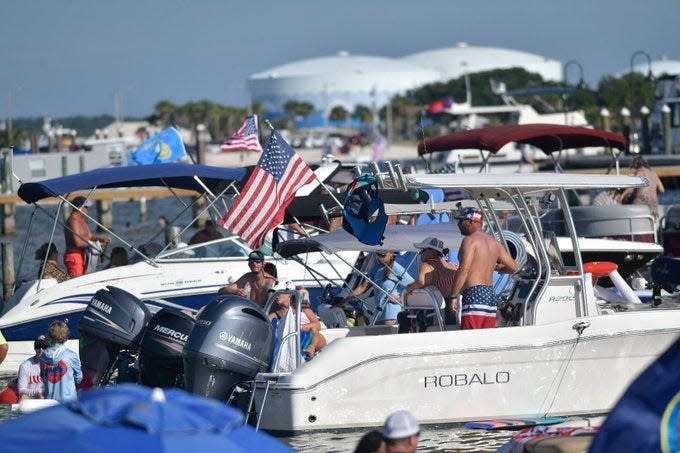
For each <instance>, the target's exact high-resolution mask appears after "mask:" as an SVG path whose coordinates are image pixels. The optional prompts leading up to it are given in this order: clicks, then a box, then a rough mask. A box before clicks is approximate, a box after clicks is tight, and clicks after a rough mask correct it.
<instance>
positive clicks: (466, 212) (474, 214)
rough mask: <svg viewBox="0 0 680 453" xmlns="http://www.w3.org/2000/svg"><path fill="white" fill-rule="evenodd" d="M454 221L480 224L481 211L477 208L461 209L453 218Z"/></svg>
mask: <svg viewBox="0 0 680 453" xmlns="http://www.w3.org/2000/svg"><path fill="white" fill-rule="evenodd" d="M453 217H454V218H456V219H467V220H470V221H472V222H481V221H482V211H480V210H479V209H477V208H473V207H472V206H468V207H467V208H463V209H461V210H460V212H458V214H456V215H454V216H453Z"/></svg>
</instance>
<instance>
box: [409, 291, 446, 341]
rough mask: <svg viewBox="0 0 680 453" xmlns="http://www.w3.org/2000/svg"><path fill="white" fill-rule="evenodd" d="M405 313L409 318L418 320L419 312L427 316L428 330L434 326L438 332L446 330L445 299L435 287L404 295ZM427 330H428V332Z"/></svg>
mask: <svg viewBox="0 0 680 453" xmlns="http://www.w3.org/2000/svg"><path fill="white" fill-rule="evenodd" d="M403 302H404V312H406V316H407V317H408V318H416V317H417V316H418V312H423V313H424V314H425V319H426V324H427V329H429V328H430V327H432V326H434V327H436V328H437V330H445V326H444V314H443V313H442V309H444V308H445V306H446V305H445V303H444V297H443V296H442V294H441V293H440V292H439V290H438V289H437V288H435V287H434V286H426V287H425V288H419V289H415V290H413V291H412V292H411V294H408V295H406V294H404V295H403ZM427 329H426V330H427Z"/></svg>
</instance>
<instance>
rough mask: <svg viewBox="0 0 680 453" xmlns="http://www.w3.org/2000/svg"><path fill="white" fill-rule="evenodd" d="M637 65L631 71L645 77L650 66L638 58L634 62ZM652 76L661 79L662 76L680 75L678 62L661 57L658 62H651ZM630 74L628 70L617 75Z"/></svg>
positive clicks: (679, 63)
mask: <svg viewBox="0 0 680 453" xmlns="http://www.w3.org/2000/svg"><path fill="white" fill-rule="evenodd" d="M635 61H636V62H637V64H635V65H634V66H633V71H635V72H639V73H640V74H644V75H647V73H648V72H649V69H650V64H648V63H647V60H646V59H644V58H638V59H636V60H635ZM651 69H652V75H653V76H654V77H656V78H659V77H661V76H662V75H664V74H668V75H672V76H674V75H680V61H678V60H669V59H668V57H665V56H664V57H661V59H660V60H656V61H652V62H651ZM629 72H630V68H628V69H626V70H625V71H621V72H619V73H618V75H619V77H620V76H622V75H624V74H627V73H629Z"/></svg>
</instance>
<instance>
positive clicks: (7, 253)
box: [0, 242, 14, 300]
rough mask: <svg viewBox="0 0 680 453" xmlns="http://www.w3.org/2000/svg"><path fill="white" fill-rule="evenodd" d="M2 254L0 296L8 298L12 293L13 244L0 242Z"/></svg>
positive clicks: (0, 252)
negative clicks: (0, 287)
mask: <svg viewBox="0 0 680 453" xmlns="http://www.w3.org/2000/svg"><path fill="white" fill-rule="evenodd" d="M0 254H1V255H2V297H3V299H4V300H7V299H9V298H10V297H12V295H13V294H14V245H13V244H12V243H11V242H3V243H0Z"/></svg>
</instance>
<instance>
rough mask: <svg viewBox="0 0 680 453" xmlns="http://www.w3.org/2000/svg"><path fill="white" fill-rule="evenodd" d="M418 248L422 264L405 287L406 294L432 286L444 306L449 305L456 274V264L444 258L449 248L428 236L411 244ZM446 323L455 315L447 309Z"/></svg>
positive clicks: (450, 321)
mask: <svg viewBox="0 0 680 453" xmlns="http://www.w3.org/2000/svg"><path fill="white" fill-rule="evenodd" d="M413 245H414V246H415V247H416V248H418V249H420V250H421V252H420V254H421V260H422V264H421V265H420V269H419V270H418V278H416V280H415V281H414V282H413V283H411V284H409V285H408V286H407V287H406V294H409V293H411V292H412V291H413V290H414V289H418V288H424V287H426V286H434V287H435V288H437V289H438V290H439V292H440V293H441V294H442V296H443V297H444V301H445V302H446V306H447V307H448V306H449V305H450V301H451V294H452V293H453V279H454V277H455V276H456V269H457V268H458V266H456V265H455V264H453V263H450V262H448V261H446V260H445V259H444V255H447V254H448V253H449V250H448V249H446V248H444V243H443V242H442V241H440V240H439V239H437V238H433V237H428V238H425V239H424V240H423V241H422V242H420V243H418V244H413ZM445 317H446V320H445V321H446V324H453V323H455V318H456V315H455V314H453V313H451V312H450V311H449V310H446V311H445Z"/></svg>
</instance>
